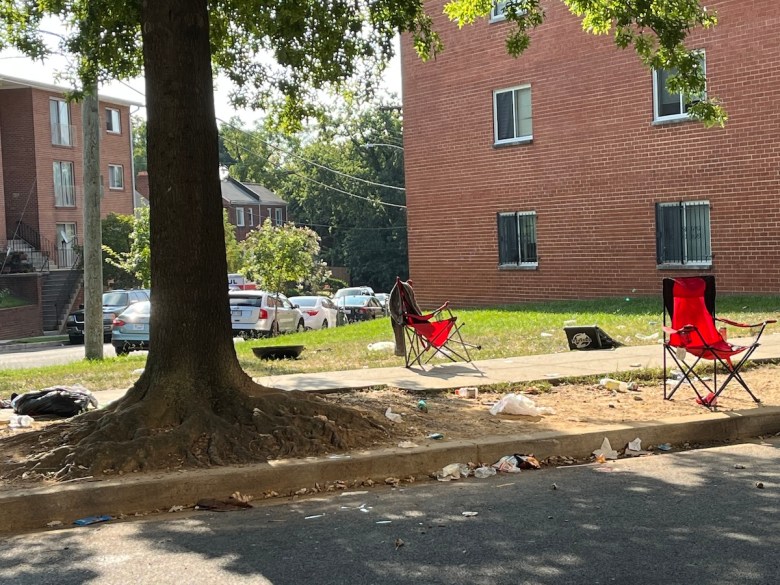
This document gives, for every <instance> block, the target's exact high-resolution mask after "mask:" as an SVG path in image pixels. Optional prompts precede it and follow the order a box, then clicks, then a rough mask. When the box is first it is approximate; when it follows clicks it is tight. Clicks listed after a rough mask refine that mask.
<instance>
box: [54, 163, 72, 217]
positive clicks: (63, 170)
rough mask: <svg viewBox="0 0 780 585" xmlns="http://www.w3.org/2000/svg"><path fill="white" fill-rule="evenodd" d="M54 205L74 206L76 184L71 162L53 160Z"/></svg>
mask: <svg viewBox="0 0 780 585" xmlns="http://www.w3.org/2000/svg"><path fill="white" fill-rule="evenodd" d="M54 205H55V206H56V207H75V206H76V184H75V182H74V179H73V163H72V162H66V161H60V160H55V161H54Z"/></svg>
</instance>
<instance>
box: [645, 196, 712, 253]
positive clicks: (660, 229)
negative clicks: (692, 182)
mask: <svg viewBox="0 0 780 585" xmlns="http://www.w3.org/2000/svg"><path fill="white" fill-rule="evenodd" d="M655 229H656V260H657V262H658V264H659V265H663V264H670V265H681V264H690V265H694V266H709V265H711V264H712V249H711V242H710V203H709V201H675V202H673V203H656V206H655Z"/></svg>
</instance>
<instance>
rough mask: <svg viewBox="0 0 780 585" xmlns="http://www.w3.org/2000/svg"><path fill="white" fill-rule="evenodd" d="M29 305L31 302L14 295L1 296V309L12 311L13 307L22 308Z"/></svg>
mask: <svg viewBox="0 0 780 585" xmlns="http://www.w3.org/2000/svg"><path fill="white" fill-rule="evenodd" d="M29 304H30V302H29V301H25V300H24V299H20V298H19V297H15V296H12V295H7V296H0V309H12V308H13V307H21V306H23V305H29Z"/></svg>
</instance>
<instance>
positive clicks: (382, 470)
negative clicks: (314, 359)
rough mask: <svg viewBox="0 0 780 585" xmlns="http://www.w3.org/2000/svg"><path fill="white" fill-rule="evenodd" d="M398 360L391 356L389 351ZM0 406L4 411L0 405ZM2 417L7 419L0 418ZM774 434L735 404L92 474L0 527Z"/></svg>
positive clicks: (447, 374)
mask: <svg viewBox="0 0 780 585" xmlns="http://www.w3.org/2000/svg"><path fill="white" fill-rule="evenodd" d="M754 359H755V360H777V359H780V335H777V334H775V335H765V336H764V338H763V344H762V346H761V347H760V348H759V350H758V351H757V352H756V353H755V354H754ZM399 360H400V358H399ZM662 360H663V348H662V347H661V345H660V344H656V345H649V346H640V347H621V348H618V349H615V350H611V351H592V352H568V353H560V354H553V355H538V356H525V357H515V358H506V359H493V360H479V361H476V362H473V363H472V364H462V363H455V364H445V365H437V366H432V367H429V368H427V369H426V370H424V371H422V370H420V369H407V368H404V367H393V368H375V369H361V370H350V371H344V372H325V373H319V374H293V375H287V376H269V377H264V378H257V381H258V382H260V383H261V384H265V385H268V386H273V387H276V388H281V389H285V390H304V391H322V390H325V391H328V390H330V391H336V390H339V389H351V388H365V387H369V386H382V385H389V386H394V387H398V388H405V389H412V390H425V389H446V388H456V387H461V386H479V385H485V384H495V383H500V382H509V383H511V382H523V381H534V380H545V379H546V380H550V379H556V378H566V377H579V376H586V375H605V374H611V373H615V372H621V371H630V370H632V369H640V368H654V367H660V365H661V363H662ZM123 393H124V391H123V390H116V391H105V392H96V393H95V394H96V396H97V397H98V400H99V401H100V402H101V404H106V403H108V402H110V401H111V400H115V399H116V398H119V397H120V396H121V395H122V394H123ZM2 412H3V414H5V413H9V414H10V411H9V410H5V411H2ZM6 419H7V417H6ZM778 432H780V408H777V407H756V408H752V409H749V410H745V411H739V412H723V413H720V412H713V413H709V412H703V413H702V414H701V415H696V416H688V417H679V418H673V419H666V420H660V421H636V422H632V423H625V424H603V425H593V426H591V427H587V428H585V429H578V430H577V431H576V432H567V431H550V430H543V431H535V432H532V433H524V434H521V435H496V436H490V437H484V438H480V439H473V440H458V441H447V440H444V441H425V442H424V444H421V445H420V446H419V447H416V448H413V449H400V448H390V449H380V450H369V451H361V452H352V453H347V454H339V455H332V456H326V457H317V458H314V457H312V458H306V459H288V460H284V459H283V460H272V461H268V462H266V463H259V464H256V465H246V466H240V467H222V468H216V469H206V470H186V471H183V472H172V473H162V472H160V473H154V474H139V475H137V476H125V477H124V478H117V477H115V476H114V477H112V478H111V479H102V478H94V479H87V480H86V481H83V482H74V483H69V484H67V485H62V484H60V485H54V486H51V487H40V488H33V489H23V490H14V491H2V492H0V510H3V514H0V533H9V532H21V531H25V530H45V529H46V527H47V524H49V523H51V522H59V523H62V525H63V526H68V525H70V523H72V522H73V520H75V519H77V518H81V517H85V516H91V515H99V514H109V515H112V516H115V517H116V516H118V515H122V514H124V515H132V514H136V513H139V514H144V513H148V512H150V511H153V510H167V509H169V508H171V507H172V506H192V505H193V504H194V503H195V502H197V501H198V500H199V499H201V498H226V497H228V496H229V495H230V494H231V493H233V492H235V491H240V492H241V493H244V494H251V495H255V496H259V495H260V494H262V493H263V492H267V491H270V490H274V491H276V492H278V493H279V494H281V495H283V496H285V495H289V494H292V493H295V492H296V491H298V490H300V489H301V488H307V489H311V488H313V487H314V486H315V485H317V486H325V485H326V484H328V483H329V482H336V481H350V480H358V481H365V480H367V479H371V480H373V481H374V482H378V483H380V484H381V483H383V482H384V480H385V478H388V477H395V478H404V477H409V476H415V477H417V478H418V479H420V478H424V477H427V476H428V475H429V474H431V473H433V472H435V471H436V470H437V469H440V468H442V467H443V466H445V465H447V464H449V463H453V462H467V461H483V462H490V461H496V460H498V459H499V458H500V457H501V456H502V455H506V454H509V453H534V454H535V455H536V456H537V457H539V458H540V459H543V458H547V457H550V456H554V455H566V456H569V457H575V458H584V457H588V456H589V455H590V453H591V452H592V451H593V450H594V449H596V448H597V447H599V446H600V444H601V441H602V440H603V438H604V437H607V438H608V439H609V440H610V443H611V444H612V445H613V447H615V448H619V447H620V446H622V445H625V444H626V443H627V442H628V441H630V440H633V439H634V438H636V437H638V436H639V437H641V438H642V441H643V445H648V444H659V443H662V442H666V443H671V444H673V445H681V444H683V443H692V444H693V443H706V442H709V441H736V440H740V439H747V438H752V437H757V436H762V435H770V434H775V433H778Z"/></svg>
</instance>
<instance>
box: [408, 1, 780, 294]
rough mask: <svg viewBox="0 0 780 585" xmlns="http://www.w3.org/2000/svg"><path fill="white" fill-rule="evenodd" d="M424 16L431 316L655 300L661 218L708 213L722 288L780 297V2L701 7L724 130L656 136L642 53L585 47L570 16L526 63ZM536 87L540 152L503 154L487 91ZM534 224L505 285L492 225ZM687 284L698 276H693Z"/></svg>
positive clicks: (413, 97) (413, 163)
mask: <svg viewBox="0 0 780 585" xmlns="http://www.w3.org/2000/svg"><path fill="white" fill-rule="evenodd" d="M442 5H443V1H442V0H435V1H432V2H428V3H426V6H427V10H428V13H429V14H431V15H433V17H434V21H435V24H436V26H437V28H438V29H439V30H440V32H441V33H442V37H443V40H444V43H445V45H446V47H445V50H444V52H443V53H442V54H441V55H440V56H439V57H437V59H436V60H435V61H430V62H428V63H422V62H421V61H420V60H419V59H418V58H417V56H416V55H415V54H414V52H413V50H412V49H411V45H410V41H409V38H408V37H407V38H405V39H404V42H403V44H402V45H403V46H402V53H403V54H402V63H403V84H404V92H403V93H404V146H405V165H406V187H407V200H408V201H407V203H408V227H409V229H408V234H409V266H410V275H411V277H412V278H413V279H414V281H415V289H416V291H417V297H418V299H419V300H421V301H423V302H424V303H426V304H427V303H428V302H440V301H441V300H443V299H445V298H448V299H449V300H451V301H454V302H457V303H459V304H462V305H469V304H470V305H489V304H499V303H508V302H517V301H523V300H531V299H540V298H585V297H596V296H612V295H621V296H623V295H628V294H637V295H638V294H656V295H657V294H659V293H660V281H661V279H662V278H663V277H664V276H670V275H674V274H679V273H680V271H676V272H675V271H670V270H664V269H659V268H658V267H657V266H656V250H655V204H656V203H657V202H664V201H679V200H707V201H709V202H710V208H711V238H712V252H713V256H714V258H713V261H712V268H711V269H709V270H707V271H706V272H708V273H711V274H715V275H716V276H717V278H718V289H719V290H720V291H731V292H743V291H744V292H766V293H771V292H778V290H780V272H778V270H777V268H776V267H777V266H778V264H780V230H779V229H778V228H780V203H779V201H780V199H779V198H778V195H779V194H780V174H779V172H780V118H779V117H778V116H777V115H776V114H775V113H776V112H777V111H778V106H780V92H779V91H778V89H780V41H779V40H778V36H777V34H776V31H777V26H778V24H780V3H777V2H776V1H774V0H755V1H751V2H750V8H749V9H746V8H745V6H744V4H743V3H742V2H740V1H739V0H721V1H715V2H712V3H710V4H708V7H709V8H711V9H715V10H717V11H718V12H719V15H720V24H719V25H718V26H717V27H716V28H715V29H713V31H710V32H697V33H696V34H695V35H694V37H692V40H691V42H690V43H689V45H690V46H691V47H695V48H701V49H704V50H705V52H706V66H707V74H708V90H709V93H710V95H714V96H717V97H718V98H720V100H721V101H722V102H723V104H724V106H725V107H726V108H727V110H728V113H729V121H728V124H727V127H726V128H725V129H720V128H717V129H705V128H703V127H702V126H701V125H700V124H698V123H695V122H682V123H674V124H653V99H652V76H651V73H650V71H648V70H646V69H644V68H643V67H642V66H641V64H640V63H639V60H638V58H637V57H636V55H635V53H634V52H633V51H632V50H626V51H620V50H618V49H616V48H615V47H614V44H613V41H612V39H611V37H609V36H606V37H593V36H589V35H586V34H585V33H583V32H582V30H581V24H580V22H579V21H578V20H577V18H576V17H574V16H572V15H571V14H570V13H569V12H568V11H567V10H566V8H565V7H564V5H563V4H562V3H559V2H554V3H548V4H546V5H545V8H546V11H547V18H546V21H545V24H544V25H542V26H541V27H540V28H539V29H537V30H536V31H535V32H534V33H533V34H532V44H531V47H530V49H529V50H528V51H527V52H526V54H525V55H523V56H522V57H520V58H519V59H513V58H511V57H509V56H507V55H506V51H505V47H504V39H505V37H506V34H507V33H508V31H509V29H510V25H509V24H508V23H505V22H504V23H488V22H487V21H481V22H479V23H478V24H476V25H475V26H472V27H465V28H464V29H463V30H460V31H458V30H456V29H457V27H456V25H454V24H452V23H449V22H447V20H446V18H445V17H444V16H442V15H441V7H442ZM526 83H528V84H530V85H531V92H532V107H533V143H532V144H525V145H513V146H506V147H501V148H496V147H494V146H493V141H494V140H493V107H492V92H493V90H496V89H503V88H509V87H513V86H517V85H521V84H526ZM503 211H535V212H536V214H537V234H538V235H537V244H538V255H539V263H538V268H537V269H536V270H500V269H499V268H498V242H497V229H496V214H497V213H498V212H503ZM686 273H688V274H690V271H687V272H686Z"/></svg>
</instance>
